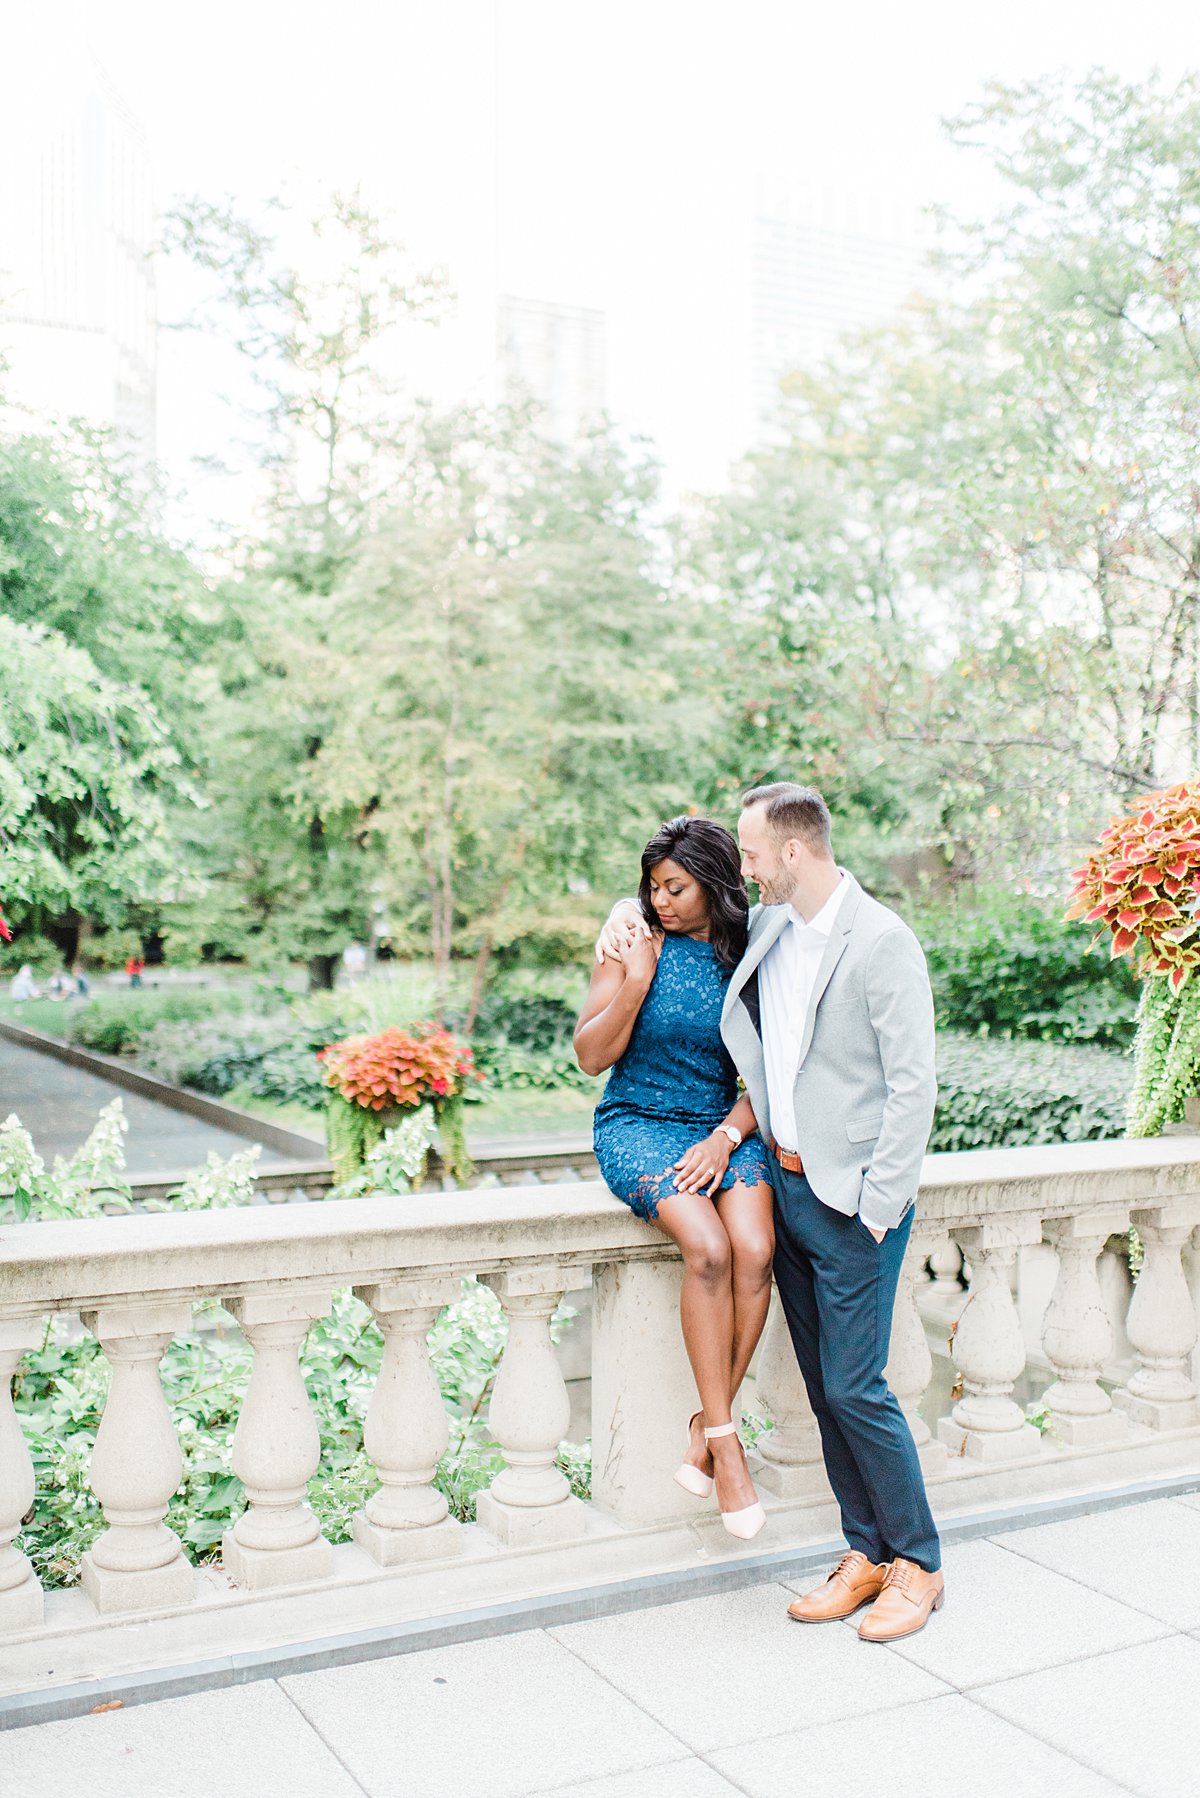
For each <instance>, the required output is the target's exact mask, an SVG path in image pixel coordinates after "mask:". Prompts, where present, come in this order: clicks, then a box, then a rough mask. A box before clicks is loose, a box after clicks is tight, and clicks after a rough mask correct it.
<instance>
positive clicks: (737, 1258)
mask: <svg viewBox="0 0 1200 1798" xmlns="http://www.w3.org/2000/svg"><path fill="white" fill-rule="evenodd" d="M730 1240H731V1242H732V1245H733V1279H734V1284H735V1285H736V1286H748V1287H751V1288H753V1289H754V1290H758V1289H759V1288H761V1287H763V1286H769V1285H770V1284H771V1265H772V1262H773V1261H774V1258H775V1233H774V1231H773V1230H751V1231H748V1232H746V1233H745V1234H740V1235H737V1236H734V1237H732V1238H731V1239H730Z"/></svg>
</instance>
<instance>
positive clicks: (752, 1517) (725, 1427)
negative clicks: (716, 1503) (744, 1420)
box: [704, 1423, 767, 1542]
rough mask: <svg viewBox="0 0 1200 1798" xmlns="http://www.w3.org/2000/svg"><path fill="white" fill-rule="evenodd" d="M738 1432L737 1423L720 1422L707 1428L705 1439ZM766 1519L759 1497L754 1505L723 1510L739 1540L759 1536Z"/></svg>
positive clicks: (722, 1514)
mask: <svg viewBox="0 0 1200 1798" xmlns="http://www.w3.org/2000/svg"><path fill="white" fill-rule="evenodd" d="M737 1433H738V1431H737V1425H736V1423H719V1424H717V1426H716V1428H715V1429H711V1430H709V1429H706V1430H705V1432H704V1440H705V1441H706V1442H709V1441H711V1440H712V1438H713V1437H714V1436H736V1435H737ZM766 1521H767V1513H766V1512H765V1511H764V1510H763V1507H762V1501H761V1500H760V1499H757V1498H756V1499H755V1501H754V1503H753V1504H752V1505H743V1506H742V1508H741V1510H740V1511H722V1512H721V1522H722V1523H723V1524H724V1525H725V1528H726V1529H727V1530H728V1532H729V1534H730V1535H731V1536H736V1537H737V1539H738V1541H739V1542H749V1541H750V1540H751V1538H752V1537H754V1536H757V1534H758V1532H759V1530H760V1529H762V1527H763V1525H764V1523H766Z"/></svg>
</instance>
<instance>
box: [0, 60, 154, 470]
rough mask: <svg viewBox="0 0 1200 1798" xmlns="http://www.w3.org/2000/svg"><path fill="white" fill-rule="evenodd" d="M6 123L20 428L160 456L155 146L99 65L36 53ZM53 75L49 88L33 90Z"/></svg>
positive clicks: (1, 281)
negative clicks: (106, 433) (95, 436)
mask: <svg viewBox="0 0 1200 1798" xmlns="http://www.w3.org/2000/svg"><path fill="white" fill-rule="evenodd" d="M23 62H24V66H25V69H26V71H27V72H28V73H30V75H31V76H33V77H34V78H33V79H31V81H30V83H29V85H28V87H26V88H25V89H24V91H23V92H22V91H21V90H18V92H17V94H16V95H15V97H14V98H13V101H12V104H9V103H8V102H7V101H6V108H5V115H4V119H3V122H2V123H0V155H2V156H3V163H4V169H5V179H4V182H3V185H2V188H0V356H2V357H3V359H4V361H5V362H6V363H7V365H8V367H7V372H6V373H5V374H4V376H3V377H2V385H3V396H4V399H5V400H6V401H7V402H8V405H9V408H10V410H11V412H12V415H13V420H14V421H16V420H17V419H20V418H21V416H22V415H25V422H26V423H27V424H28V422H29V419H28V414H33V415H34V417H35V418H37V419H41V420H45V419H49V418H59V419H66V418H72V417H81V418H84V419H86V420H87V421H88V422H89V423H90V424H93V425H97V426H101V427H107V428H109V429H111V430H112V432H113V434H114V437H115V439H116V441H117V443H118V445H119V446H121V447H122V448H125V449H128V450H131V451H132V452H133V453H134V454H135V455H136V456H137V457H138V459H139V460H142V461H145V462H149V461H151V460H152V459H153V457H154V451H155V361H156V357H155V340H156V332H157V316H156V307H155V285H154V267H153V262H152V254H153V248H154V202H153V192H152V184H151V171H150V160H149V156H148V153H147V148H146V141H145V135H144V133H143V131H142V129H141V127H140V125H139V124H138V122H137V120H136V119H135V118H134V117H133V116H132V114H131V113H130V112H129V110H128V108H127V107H126V106H125V105H124V103H123V101H122V100H121V98H120V96H119V95H118V93H117V91H116V89H115V88H114V87H113V84H112V82H111V81H110V80H109V78H108V76H107V75H106V74H105V72H104V70H103V68H102V67H101V66H100V64H99V63H98V62H97V61H96V59H95V57H94V56H93V55H92V54H91V52H90V51H88V50H87V49H85V48H83V47H82V46H74V47H73V46H72V45H70V44H65V45H64V44H53V45H50V44H46V45H44V46H42V47H40V48H39V46H38V45H37V44H36V43H31V44H30V45H29V46H28V47H27V49H26V54H25V56H24V57H23ZM46 70H52V81H50V80H47V79H45V78H43V79H42V80H38V79H36V73H37V72H38V71H46Z"/></svg>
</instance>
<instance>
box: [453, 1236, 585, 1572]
mask: <svg viewBox="0 0 1200 1798" xmlns="http://www.w3.org/2000/svg"><path fill="white" fill-rule="evenodd" d="M576 1279H577V1275H576V1272H575V1270H574V1269H573V1268H566V1267H560V1266H559V1265H558V1264H557V1263H542V1264H540V1265H535V1266H533V1267H516V1268H507V1269H505V1270H504V1271H503V1272H501V1273H493V1274H484V1275H483V1276H482V1280H483V1284H484V1285H486V1286H490V1287H491V1289H492V1291H493V1292H494V1293H495V1294H496V1296H497V1297H498V1298H499V1300H500V1302H501V1304H502V1305H503V1306H504V1310H505V1313H506V1315H507V1317H508V1340H507V1342H506V1343H505V1345H504V1354H503V1357H502V1359H501V1362H500V1371H499V1372H498V1374H497V1375H496V1384H495V1386H494V1388H493V1390H492V1400H491V1405H490V1407H489V1410H488V1421H489V1423H490V1425H491V1429H492V1434H493V1435H494V1436H495V1438H496V1441H497V1442H498V1443H499V1444H500V1451H501V1453H502V1454H503V1456H504V1460H505V1463H506V1465H505V1466H504V1467H503V1468H502V1469H501V1471H500V1472H499V1473H498V1474H497V1475H496V1477H495V1479H494V1480H493V1481H492V1483H491V1485H490V1486H489V1488H488V1490H487V1491H486V1492H481V1493H480V1494H479V1498H478V1500H477V1501H476V1511H475V1514H476V1517H477V1518H478V1520H479V1522H480V1523H481V1524H482V1525H483V1527H484V1528H485V1529H487V1530H489V1531H490V1532H491V1534H492V1535H493V1536H495V1537H497V1539H498V1540H499V1541H501V1542H504V1543H508V1544H523V1543H531V1542H561V1541H566V1540H568V1539H569V1538H570V1537H572V1536H579V1535H582V1534H583V1532H584V1531H585V1529H586V1528H587V1507H586V1506H585V1505H584V1504H583V1502H582V1500H581V1499H578V1498H575V1497H574V1496H573V1495H572V1493H571V1488H570V1484H569V1482H568V1480H567V1478H566V1476H565V1475H564V1474H563V1473H562V1471H561V1470H560V1469H559V1468H558V1467H557V1466H556V1465H555V1462H556V1460H557V1458H558V1449H559V1444H560V1443H561V1442H562V1440H563V1437H564V1436H565V1435H566V1433H567V1426H568V1424H569V1423H570V1421H571V1401H570V1397H569V1395H568V1393H567V1385H566V1381H565V1380H564V1379H563V1376H562V1369H561V1367H560V1366H559V1363H558V1357H557V1355H556V1354H555V1352H554V1344H553V1342H552V1341H551V1339H550V1319H551V1318H552V1317H553V1316H554V1313H555V1311H556V1310H557V1309H558V1305H559V1301H560V1300H561V1298H562V1296H563V1293H564V1292H566V1290H567V1288H568V1287H569V1286H571V1285H572V1284H574V1283H575V1281H576Z"/></svg>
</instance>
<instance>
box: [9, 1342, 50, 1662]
mask: <svg viewBox="0 0 1200 1798" xmlns="http://www.w3.org/2000/svg"><path fill="white" fill-rule="evenodd" d="M42 1329H43V1326H42V1324H41V1323H40V1322H39V1321H38V1319H37V1318H32V1317H11V1318H0V1635H4V1634H7V1633H9V1632H10V1631H13V1630H19V1629H36V1628H37V1626H38V1624H40V1623H41V1621H42V1588H41V1585H40V1584H39V1582H38V1578H37V1575H36V1574H35V1573H34V1571H33V1568H32V1567H31V1565H30V1563H29V1556H28V1555H25V1554H22V1553H21V1550H20V1549H19V1548H18V1547H17V1546H16V1543H15V1541H14V1537H15V1536H16V1534H17V1532H18V1530H19V1529H20V1527H21V1520H22V1518H23V1517H24V1516H25V1513H26V1512H27V1511H28V1509H29V1507H30V1505H31V1504H32V1503H33V1495H34V1478H33V1459H32V1457H31V1455H30V1453H29V1447H28V1444H27V1443H26V1441H25V1437H24V1435H23V1434H22V1431H21V1425H20V1423H19V1422H18V1420H17V1414H16V1411H15V1410H14V1408H13V1402H12V1381H13V1374H14V1373H15V1372H16V1369H17V1363H18V1362H19V1361H20V1359H21V1356H22V1355H24V1354H26V1353H27V1352H28V1351H29V1350H30V1349H35V1348H38V1347H39V1346H40V1344H41V1340H42Z"/></svg>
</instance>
